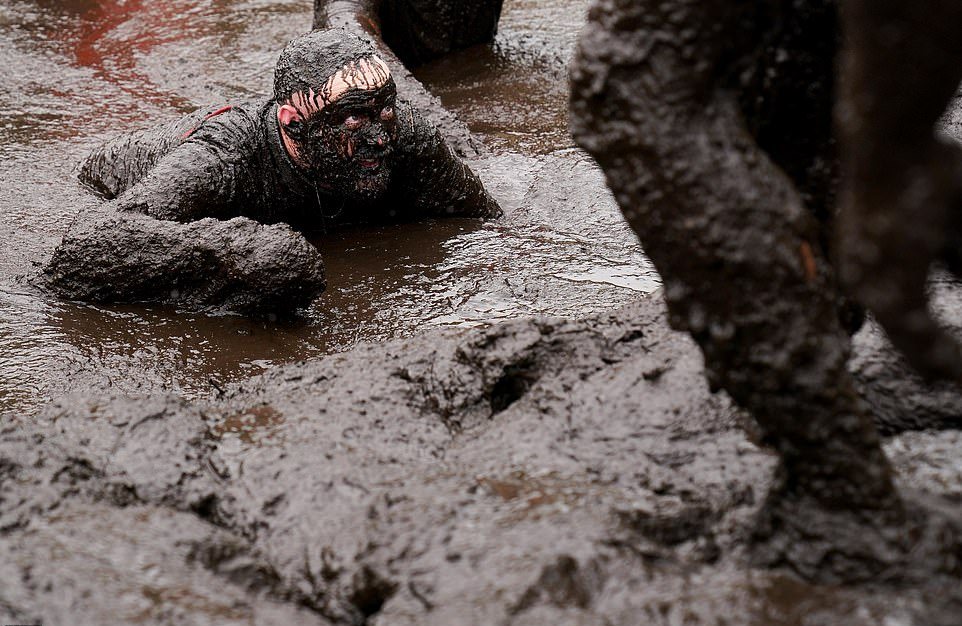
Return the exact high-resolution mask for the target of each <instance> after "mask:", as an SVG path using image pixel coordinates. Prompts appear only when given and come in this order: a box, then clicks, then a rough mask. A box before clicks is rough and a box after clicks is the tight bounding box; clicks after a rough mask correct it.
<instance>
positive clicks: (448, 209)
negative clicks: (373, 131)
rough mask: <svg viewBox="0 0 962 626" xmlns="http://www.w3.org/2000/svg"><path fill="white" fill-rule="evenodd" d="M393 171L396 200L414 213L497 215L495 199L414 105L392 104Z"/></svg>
mask: <svg viewBox="0 0 962 626" xmlns="http://www.w3.org/2000/svg"><path fill="white" fill-rule="evenodd" d="M397 108H398V153H399V158H398V171H397V172H396V176H395V180H397V181H398V184H399V192H400V195H401V198H400V199H401V200H402V201H403V202H404V204H405V205H406V207H408V210H409V211H411V212H412V213H413V214H414V215H416V216H440V217H481V218H485V219H489V218H497V217H501V216H502V215H503V211H502V210H501V207H500V206H499V205H498V203H497V202H496V201H495V200H494V198H492V197H491V195H490V194H488V192H487V191H486V190H485V188H484V185H483V184H482V183H481V179H479V178H478V176H477V175H476V174H475V173H474V172H472V171H471V168H469V167H468V166H467V165H466V164H465V163H464V161H462V160H461V159H460V158H459V157H458V156H457V155H456V154H454V151H453V150H452V149H451V148H450V146H448V144H447V143H446V142H445V141H444V138H443V137H442V136H441V133H439V132H438V130H437V129H436V128H435V127H434V125H433V124H431V123H430V122H428V121H427V120H425V119H424V118H423V117H422V116H421V115H420V114H419V113H418V112H417V110H416V109H414V107H412V106H411V105H409V104H407V103H399V104H398V107H397Z"/></svg>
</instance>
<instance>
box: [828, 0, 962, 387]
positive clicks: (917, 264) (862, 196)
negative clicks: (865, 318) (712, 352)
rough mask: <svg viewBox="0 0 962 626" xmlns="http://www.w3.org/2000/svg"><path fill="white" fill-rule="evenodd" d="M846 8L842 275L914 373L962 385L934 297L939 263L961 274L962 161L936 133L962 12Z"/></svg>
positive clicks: (899, 6) (850, 4) (961, 71)
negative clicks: (932, 283) (932, 306)
mask: <svg viewBox="0 0 962 626" xmlns="http://www.w3.org/2000/svg"><path fill="white" fill-rule="evenodd" d="M843 6H844V10H843V13H842V15H843V17H844V24H845V27H846V33H847V39H846V50H845V55H844V63H843V68H844V69H843V74H842V79H843V80H842V81H841V85H842V88H841V99H840V104H839V114H838V122H839V124H838V126H839V131H840V137H841V138H842V140H843V147H844V152H843V155H844V164H845V191H844V194H843V197H842V214H841V218H840V229H839V250H840V251H841V255H840V256H841V258H840V262H841V276H842V278H843V279H844V281H845V283H846V285H847V286H848V287H849V288H850V289H852V291H853V292H854V293H855V294H856V295H857V296H858V298H859V299H860V300H861V301H862V302H863V303H864V304H865V305H866V306H867V307H868V308H869V309H870V310H871V311H872V312H873V313H874V314H875V316H876V318H877V319H878V321H879V323H880V324H881V325H882V327H883V328H885V331H886V333H887V335H888V336H889V337H890V338H891V339H892V342H893V343H894V344H895V346H896V347H897V348H898V349H899V350H901V351H902V352H903V353H904V354H905V355H906V357H907V359H908V361H909V362H910V363H912V365H913V366H914V367H915V368H916V369H918V370H919V371H920V372H922V373H923V374H925V375H926V376H929V377H938V378H943V379H948V380H951V381H955V382H957V383H958V382H962V350H960V346H959V343H958V341H957V339H955V338H954V337H953V336H952V335H950V334H948V333H946V332H945V331H944V329H943V328H942V327H941V326H940V324H939V322H938V321H937V320H936V319H935V318H934V317H933V316H932V314H931V312H930V310H929V302H928V294H927V293H926V279H927V278H928V276H929V273H930V271H931V270H932V265H933V262H939V263H941V264H942V265H944V266H945V267H948V268H949V269H950V270H951V271H953V272H955V273H956V274H957V275H958V274H959V272H960V270H962V265H960V260H962V257H960V250H962V247H960V243H962V222H960V219H959V208H960V206H962V187H960V181H962V151H960V149H959V147H958V145H957V144H956V143H955V142H953V141H950V140H947V139H945V138H944V137H939V136H936V133H935V131H936V125H937V123H938V121H939V118H940V117H941V116H942V115H943V113H944V112H945V110H946V107H947V106H948V104H949V102H950V101H951V100H952V99H953V96H954V95H955V94H956V90H957V89H958V86H959V82H960V81H962V66H960V64H959V59H960V58H962V38H960V37H959V35H960V33H962V29H960V27H959V24H960V21H962V6H959V4H958V3H956V2H949V1H939V2H933V3H926V5H925V7H922V6H920V5H918V4H917V3H912V2H905V1H900V0H888V1H885V2H865V1H862V0H851V1H847V2H845V3H843Z"/></svg>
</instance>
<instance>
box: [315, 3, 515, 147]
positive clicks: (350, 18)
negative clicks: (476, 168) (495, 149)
mask: <svg viewBox="0 0 962 626" xmlns="http://www.w3.org/2000/svg"><path fill="white" fill-rule="evenodd" d="M397 4H398V3H397V2H390V3H388V4H386V3H385V2H384V1H383V0H314V25H313V27H314V28H344V29H346V30H348V31H349V32H352V33H354V34H356V35H360V36H363V37H367V38H369V39H371V40H373V41H374V43H375V44H377V47H378V50H379V53H380V55H381V56H382V57H383V58H384V60H385V61H387V64H388V65H389V66H390V68H391V74H392V75H393V76H394V81H395V82H396V83H397V86H398V93H399V94H400V95H401V96H402V97H403V98H404V99H406V100H409V101H411V103H412V104H414V105H415V106H416V107H417V108H418V109H419V110H420V111H422V112H423V114H424V115H425V116H426V117H427V118H428V119H430V120H431V122H432V123H433V124H434V125H435V126H437V127H438V129H440V131H441V133H442V134H443V135H444V138H445V140H447V141H448V143H449V144H451V147H453V148H454V149H455V151H457V152H458V154H459V155H461V156H477V155H478V154H479V152H480V151H481V150H482V145H481V144H480V143H479V142H478V141H477V140H476V139H474V138H473V136H472V135H471V132H470V131H469V130H468V127H467V126H466V125H465V124H464V122H462V121H461V120H459V119H458V118H457V117H456V116H455V115H454V114H453V113H452V112H451V111H449V110H447V109H446V108H444V105H443V104H441V101H440V100H439V99H438V98H437V96H435V95H433V94H432V93H430V92H429V91H428V90H427V88H425V86H424V85H423V84H421V82H420V81H419V80H418V79H417V78H415V77H414V75H413V74H411V72H410V71H409V70H408V68H407V67H406V66H405V63H404V62H403V61H402V60H401V59H400V58H398V57H399V56H400V54H401V51H400V50H398V51H395V50H393V49H392V48H391V46H390V45H388V43H385V39H390V37H388V35H387V34H386V33H385V32H384V28H385V27H387V30H388V31H390V29H391V28H392V27H393V28H395V30H396V31H398V30H400V31H402V32H407V31H408V30H411V29H415V30H418V31H419V32H420V33H421V34H422V35H423V36H425V37H429V38H430V35H431V34H432V33H437V39H436V41H439V42H443V41H446V40H453V41H457V40H458V38H457V37H456V35H457V29H456V24H455V25H452V24H446V23H445V22H443V21H439V22H438V23H427V24H418V25H414V24H410V23H406V24H400V23H397V20H399V19H403V17H404V16H403V15H401V14H397V15H394V14H392V16H391V20H392V24H391V25H387V24H384V25H382V11H383V10H385V9H386V8H392V10H396V5H397ZM477 4H485V3H484V2H482V3H477ZM486 4H487V5H491V6H493V5H495V4H496V5H497V11H496V12H495V11H490V13H491V14H492V16H493V19H492V20H491V21H493V23H492V24H490V32H489V34H490V37H493V36H494V32H495V30H496V29H497V20H498V17H499V16H500V8H501V0H486ZM446 29H447V31H448V32H446ZM396 40H397V39H396V38H395V41H396ZM473 43H479V42H473ZM452 46H453V44H451V43H449V44H445V45H442V46H441V48H442V50H443V52H448V51H450V49H454V48H453V47H452ZM405 50H408V57H405V58H404V61H406V62H414V61H418V60H420V59H419V57H421V56H423V58H429V57H431V56H437V55H438V54H439V51H437V50H435V51H434V52H431V51H429V50H428V49H427V48H424V46H423V45H422V44H418V43H417V42H416V41H411V42H409V43H408V44H406V46H405ZM409 50H417V51H418V52H417V53H416V54H415V53H412V52H410V51H409Z"/></svg>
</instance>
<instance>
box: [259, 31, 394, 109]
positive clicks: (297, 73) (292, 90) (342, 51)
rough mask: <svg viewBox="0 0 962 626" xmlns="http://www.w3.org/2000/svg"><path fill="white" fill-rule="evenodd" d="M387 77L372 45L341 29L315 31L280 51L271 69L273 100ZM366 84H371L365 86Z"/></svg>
mask: <svg viewBox="0 0 962 626" xmlns="http://www.w3.org/2000/svg"><path fill="white" fill-rule="evenodd" d="M389 76H390V72H389V71H388V69H387V65H386V64H384V62H383V61H381V60H380V59H379V58H378V57H377V54H376V50H375V48H374V44H372V43H371V42H370V41H368V40H366V39H362V38H361V37H358V36H357V35H352V34H351V33H348V32H347V31H345V30H343V29H338V28H335V29H328V30H315V31H312V32H310V33H308V34H306V35H302V36H300V37H298V38H296V39H294V40H293V41H291V42H290V43H288V44H287V46H286V47H285V48H284V50H283V52H281V55H280V57H279V58H278V59H277V66H276V67H275V68H274V100H275V101H277V102H286V101H288V100H290V98H291V96H293V95H294V94H296V93H308V92H311V91H313V92H315V93H316V94H318V95H320V94H321V93H322V92H326V93H324V94H323V95H325V96H326V95H332V96H335V95H339V94H340V93H343V92H344V91H345V90H349V89H351V88H358V89H364V88H368V87H374V86H377V85H375V84H373V83H372V81H373V82H377V83H379V84H383V83H384V82H385V81H386V80H387V78H388V77H389ZM368 83H371V84H370V85H368Z"/></svg>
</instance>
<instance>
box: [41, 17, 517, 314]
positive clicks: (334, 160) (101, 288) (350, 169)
mask: <svg viewBox="0 0 962 626" xmlns="http://www.w3.org/2000/svg"><path fill="white" fill-rule="evenodd" d="M274 91H275V93H274V97H273V98H270V99H265V100H262V101H252V102H242V103H239V104H236V105H232V106H229V107H220V108H216V109H207V110H201V111H197V112H195V113H193V114H191V115H188V116H185V117H184V118H181V119H179V120H176V121H174V122H170V123H167V124H164V125H161V126H157V127H154V128H151V129H148V130H143V131H138V132H134V133H130V134H126V135H122V136H120V137H118V138H116V139H114V140H112V141H109V142H107V143H106V144H105V145H104V146H102V147H101V148H99V149H98V150H96V151H95V152H94V153H93V154H92V155H91V156H90V157H88V159H87V160H86V161H85V162H84V163H83V164H82V165H81V168H80V174H79V176H80V179H81V181H82V182H83V183H84V184H86V185H87V186H89V187H90V188H92V189H94V190H96V191H98V192H99V193H101V194H102V195H104V196H105V197H107V198H109V199H110V202H109V203H108V206H107V207H106V210H107V211H109V212H110V215H109V216H108V217H106V218H105V217H104V216H103V215H98V214H96V212H93V213H91V214H90V215H82V216H80V217H79V218H78V219H77V221H76V222H75V224H74V225H73V226H72V227H71V229H70V231H69V232H68V233H67V235H66V236H65V237H64V241H63V243H62V244H61V246H60V247H59V248H58V249H57V250H56V251H55V253H54V255H53V258H52V259H51V261H50V263H49V264H48V265H47V267H46V268H45V275H46V277H47V279H48V282H49V284H50V285H51V286H52V287H53V288H54V289H55V290H56V291H57V292H59V293H60V294H62V295H64V296H66V297H70V298H74V299H82V300H94V301H106V302H131V301H135V302H143V301H154V302H166V303H173V304H177V305H179V306H187V307H190V308H219V309H227V310H231V311H236V312H241V313H271V312H275V313H286V312H289V311H292V310H294V309H297V308H301V307H304V306H306V305H308V304H310V302H311V301H312V300H313V299H314V298H315V297H316V296H317V295H319V294H320V293H321V292H322V291H323V289H324V287H325V282H324V272H323V263H322V261H321V258H320V254H319V253H318V252H317V250H316V249H314V248H313V246H311V244H309V243H308V241H307V240H306V239H304V237H303V235H301V234H299V233H297V232H294V231H292V230H291V229H290V228H288V227H287V226H286V225H290V226H293V227H294V228H296V229H297V230H300V231H325V230H328V229H330V228H333V227H337V226H340V225H345V224H356V223H368V222H396V221H404V220H411V219H417V218H422V217H434V216H436V217H445V216H460V217H481V218H493V217H498V216H500V215H501V209H500V207H499V206H498V204H497V203H496V202H495V201H494V200H493V199H492V198H491V196H489V195H488V194H487V192H486V191H485V190H484V188H483V186H482V185H481V182H480V180H479V179H478V178H477V176H475V175H474V173H473V172H471V170H470V169H469V168H468V167H467V166H466V165H465V164H464V163H463V162H462V161H461V160H460V159H459V158H458V157H457V156H455V155H454V153H453V152H452V150H451V149H450V147H449V146H448V145H447V144H446V143H445V141H444V140H443V139H442V137H441V135H440V134H439V133H438V131H437V130H436V129H435V128H434V126H432V125H431V124H430V123H428V122H426V121H425V120H424V119H423V118H422V117H421V115H420V114H419V113H418V111H417V110H415V109H414V107H412V106H411V105H410V104H408V103H407V102H405V101H403V100H398V99H397V94H396V89H395V85H394V82H393V80H392V78H391V76H390V72H389V70H388V68H387V66H386V65H385V64H384V62H383V61H380V59H378V57H377V56H376V55H375V54H374V48H373V46H372V44H371V43H370V42H367V41H365V40H362V39H360V38H358V37H355V36H353V35H349V34H348V33H346V32H343V31H324V32H320V31H318V32H314V33H311V34H309V35H306V36H303V37H301V38H298V39H295V40H294V41H293V42H291V43H290V44H289V45H288V47H287V48H286V49H285V51H284V52H283V53H282V54H281V57H280V59H279V60H278V64H277V71H276V76H275V89H274ZM205 218H215V219H213V220H210V219H205ZM237 218H240V219H239V220H238V219H237ZM218 220H229V221H226V222H221V221H218ZM282 223H283V224H285V225H284V226H281V224H282ZM269 225H276V226H269ZM274 254H276V255H279V256H277V257H276V258H270V255H274Z"/></svg>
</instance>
